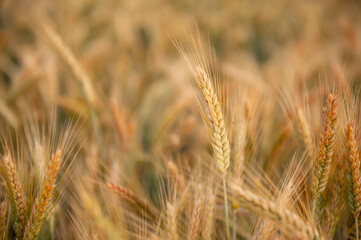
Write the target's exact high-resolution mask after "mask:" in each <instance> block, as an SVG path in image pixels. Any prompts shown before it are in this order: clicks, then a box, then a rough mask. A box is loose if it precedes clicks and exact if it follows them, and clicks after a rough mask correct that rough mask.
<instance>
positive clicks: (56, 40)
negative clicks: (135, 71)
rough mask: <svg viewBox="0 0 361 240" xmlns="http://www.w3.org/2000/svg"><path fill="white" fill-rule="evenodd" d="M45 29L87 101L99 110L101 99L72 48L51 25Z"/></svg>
mask: <svg viewBox="0 0 361 240" xmlns="http://www.w3.org/2000/svg"><path fill="white" fill-rule="evenodd" d="M43 28H44V31H45V33H46V35H47V36H48V38H49V39H50V41H51V43H52V44H53V45H54V47H55V49H56V50H57V51H58V53H59V54H60V55H61V57H62V58H63V59H64V61H65V62H66V63H67V64H68V65H69V66H70V68H71V70H72V71H73V73H74V75H75V77H76V80H78V81H79V83H80V84H81V86H82V88H83V92H84V95H85V98H86V100H87V101H88V102H89V104H91V106H93V107H94V108H95V109H98V107H99V104H100V101H99V97H98V95H97V94H96V91H95V89H94V87H93V83H92V81H91V78H90V77H89V75H88V73H87V71H86V70H85V68H84V67H83V66H82V64H81V63H80V61H79V60H78V59H77V58H76V57H75V56H74V54H73V53H72V51H71V50H70V48H69V47H68V46H66V44H65V43H64V42H63V40H62V38H61V37H60V36H59V34H57V33H56V32H55V30H54V29H53V28H52V27H51V26H50V25H45V26H43Z"/></svg>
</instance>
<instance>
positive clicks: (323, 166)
mask: <svg viewBox="0 0 361 240" xmlns="http://www.w3.org/2000/svg"><path fill="white" fill-rule="evenodd" d="M327 100H328V101H327V105H326V107H325V109H324V116H323V127H322V131H321V136H320V144H319V149H318V158H317V166H316V169H315V173H314V179H313V188H312V191H313V206H312V215H313V216H314V213H315V209H316V204H317V201H318V198H319V196H320V194H321V193H322V192H323V191H324V190H325V189H326V185H327V182H328V179H329V176H330V169H331V163H332V156H333V147H334V142H335V135H336V120H337V95H336V94H331V93H330V94H329V95H328V99H327Z"/></svg>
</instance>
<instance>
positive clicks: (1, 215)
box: [0, 201, 6, 239]
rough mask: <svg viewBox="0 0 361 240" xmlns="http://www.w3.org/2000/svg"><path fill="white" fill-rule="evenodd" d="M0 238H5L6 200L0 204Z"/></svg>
mask: <svg viewBox="0 0 361 240" xmlns="http://www.w3.org/2000/svg"><path fill="white" fill-rule="evenodd" d="M0 239H6V202H5V201H3V202H2V203H1V205H0Z"/></svg>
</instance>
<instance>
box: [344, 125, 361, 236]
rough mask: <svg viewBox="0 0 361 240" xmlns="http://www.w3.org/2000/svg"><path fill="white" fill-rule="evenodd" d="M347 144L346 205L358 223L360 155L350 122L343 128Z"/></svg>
mask: <svg viewBox="0 0 361 240" xmlns="http://www.w3.org/2000/svg"><path fill="white" fill-rule="evenodd" d="M345 133H346V138H347V141H346V145H347V153H348V154H347V174H346V178H347V188H348V192H349V194H348V205H349V206H350V209H351V212H352V214H353V217H354V219H355V221H356V226H357V225H358V217H359V215H360V212H361V178H360V177H361V174H360V157H359V152H358V148H357V143H356V136H355V125H354V123H353V122H350V123H349V124H348V125H347V128H346V130H345ZM356 238H357V239H358V227H357V228H356Z"/></svg>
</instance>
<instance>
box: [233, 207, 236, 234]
mask: <svg viewBox="0 0 361 240" xmlns="http://www.w3.org/2000/svg"><path fill="white" fill-rule="evenodd" d="M233 240H236V210H233Z"/></svg>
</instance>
